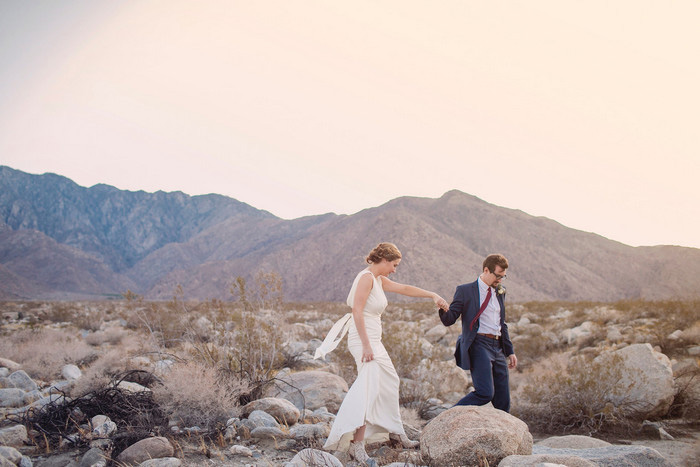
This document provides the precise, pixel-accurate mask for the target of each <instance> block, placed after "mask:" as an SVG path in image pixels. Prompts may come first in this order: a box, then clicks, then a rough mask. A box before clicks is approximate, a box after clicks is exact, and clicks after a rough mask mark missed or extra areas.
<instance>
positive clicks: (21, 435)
mask: <svg viewBox="0 0 700 467" xmlns="http://www.w3.org/2000/svg"><path fill="white" fill-rule="evenodd" d="M28 440H29V438H28V437H27V429H26V428H25V427H24V425H15V426H10V427H7V428H1V429H0V446H23V445H24V443H25V442H27V441H28Z"/></svg>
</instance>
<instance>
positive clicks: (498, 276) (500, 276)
mask: <svg viewBox="0 0 700 467" xmlns="http://www.w3.org/2000/svg"><path fill="white" fill-rule="evenodd" d="M491 274H493V275H494V276H496V279H498V280H499V281H500V280H502V279H505V278H506V277H507V276H508V274H503V275H500V274H496V273H495V272H492V273H491Z"/></svg>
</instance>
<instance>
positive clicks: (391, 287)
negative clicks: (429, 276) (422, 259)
mask: <svg viewBox="0 0 700 467" xmlns="http://www.w3.org/2000/svg"><path fill="white" fill-rule="evenodd" d="M381 278H382V288H383V289H384V291H385V292H394V293H398V294H401V295H406V296H408V297H422V298H430V299H432V300H433V302H435V304H436V305H437V306H438V307H440V308H442V309H444V310H447V308H448V307H449V305H448V304H447V301H445V299H444V298H442V297H441V296H439V295H438V294H436V293H435V292H431V291H429V290H424V289H421V288H420V287H415V286H413V285H407V284H400V283H398V282H394V281H392V280H391V279H389V278H388V277H386V276H381Z"/></svg>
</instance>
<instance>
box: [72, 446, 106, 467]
mask: <svg viewBox="0 0 700 467" xmlns="http://www.w3.org/2000/svg"><path fill="white" fill-rule="evenodd" d="M106 465H107V456H105V453H104V452H102V450H101V449H97V448H92V449H90V450H89V451H88V452H86V453H85V455H84V456H83V457H82V459H80V464H79V467H105V466H106Z"/></svg>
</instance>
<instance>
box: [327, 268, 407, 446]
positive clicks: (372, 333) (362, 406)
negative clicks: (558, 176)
mask: <svg viewBox="0 0 700 467" xmlns="http://www.w3.org/2000/svg"><path fill="white" fill-rule="evenodd" d="M364 274H372V272H371V271H370V270H369V269H365V270H363V271H361V272H360V273H359V274H358V275H357V277H355V281H354V282H353V284H352V288H351V289H350V293H349V294H348V299H347V304H348V305H349V306H351V307H352V304H353V301H354V300H355V290H356V289H357V283H358V282H359V280H360V277H362V276H363V275H364ZM372 279H373V281H374V284H373V286H372V290H371V291H370V294H369V297H368V298H367V303H366V304H365V308H364V311H363V313H364V318H365V328H366V329H367V335H368V337H369V341H370V345H371V346H372V352H373V353H374V359H373V360H372V361H370V362H363V361H362V342H361V341H360V337H359V335H358V333H357V329H356V328H355V320H353V318H352V313H348V314H346V315H345V316H343V317H342V318H341V319H340V320H338V322H336V323H335V325H334V326H333V328H331V330H330V332H329V333H328V336H327V337H326V339H325V340H324V342H323V344H322V345H321V347H319V349H318V350H317V351H316V358H318V357H323V356H324V355H325V354H326V353H328V352H330V351H331V350H333V349H334V348H335V347H336V346H337V345H338V343H339V342H340V340H341V339H342V338H343V336H344V335H345V333H346V332H347V334H348V349H349V350H350V353H351V354H352V356H353V357H354V358H355V363H356V364H357V379H356V380H355V382H354V383H353V385H352V387H350V390H349V391H348V393H347V394H346V395H345V399H343V403H342V404H341V406H340V409H338V414H337V415H336V419H335V421H334V422H333V427H332V428H331V432H330V435H328V440H327V441H326V444H325V445H324V446H323V448H324V449H327V450H336V451H347V450H348V448H349V447H350V441H351V440H352V437H353V434H354V432H355V430H356V429H357V428H359V427H361V426H362V425H367V428H366V429H365V442H366V443H377V442H382V441H387V440H388V439H389V433H396V434H399V435H401V434H405V432H404V429H403V423H402V422H401V415H400V413H399V376H398V374H396V370H395V369H394V365H393V363H391V359H390V358H389V354H387V352H386V349H385V348H384V345H383V344H382V320H381V316H382V313H383V312H384V309H385V308H386V306H387V303H388V302H387V299H386V295H384V290H383V289H382V281H381V278H379V277H374V275H372Z"/></svg>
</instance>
